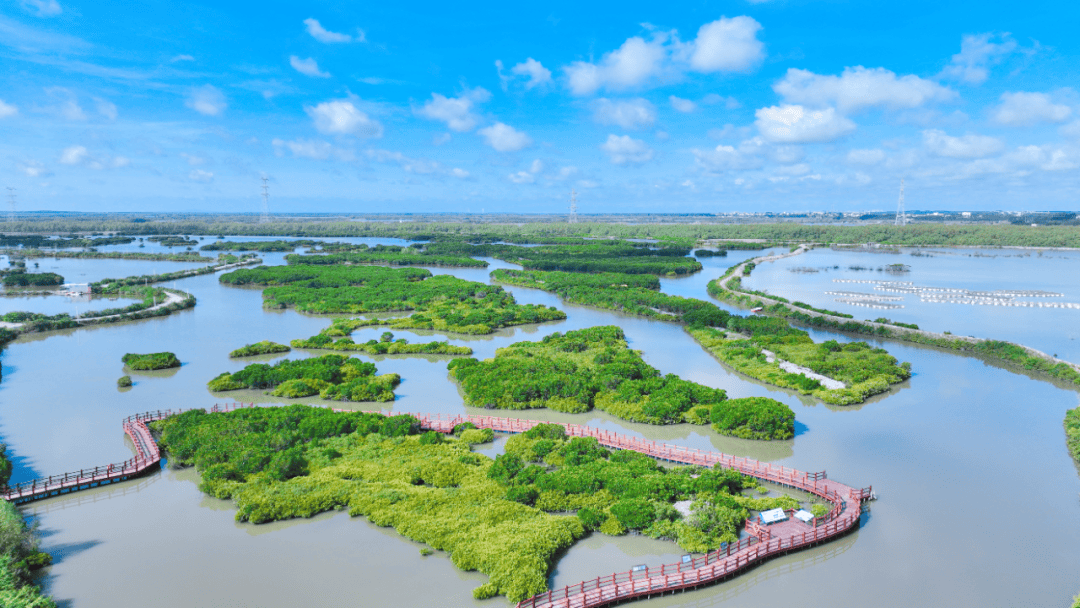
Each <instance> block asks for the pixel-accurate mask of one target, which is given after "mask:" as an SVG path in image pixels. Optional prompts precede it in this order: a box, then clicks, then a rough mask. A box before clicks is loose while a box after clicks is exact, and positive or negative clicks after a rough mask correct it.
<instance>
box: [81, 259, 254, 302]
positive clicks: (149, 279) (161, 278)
mask: <svg viewBox="0 0 1080 608" xmlns="http://www.w3.org/2000/svg"><path fill="white" fill-rule="evenodd" d="M203 259H210V258H203ZM217 262H218V265H217V266H207V267H205V268H190V269H188V270H177V271H174V272H164V273H161V274H142V275H138V276H130V277H124V278H122V279H101V280H100V281H95V282H93V283H90V291H91V292H93V293H99V294H111V293H117V292H118V291H119V290H120V289H121V288H123V287H136V286H140V285H149V284H151V283H165V282H168V281H178V280H180V279H186V278H188V277H195V276H200V275H204V274H212V273H215V272H217V271H218V270H220V269H221V267H222V266H228V265H231V264H240V263H243V264H260V263H262V260H261V259H259V258H258V257H256V256H254V255H245V256H242V257H237V256H234V255H222V256H219V257H218V259H217Z"/></svg>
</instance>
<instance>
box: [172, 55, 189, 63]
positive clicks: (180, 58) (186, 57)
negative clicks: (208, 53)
mask: <svg viewBox="0 0 1080 608" xmlns="http://www.w3.org/2000/svg"><path fill="white" fill-rule="evenodd" d="M169 61H170V62H172V63H176V62H177V61H195V58H194V57H192V56H191V55H177V56H176V57H173V58H172V59H170V60H169Z"/></svg>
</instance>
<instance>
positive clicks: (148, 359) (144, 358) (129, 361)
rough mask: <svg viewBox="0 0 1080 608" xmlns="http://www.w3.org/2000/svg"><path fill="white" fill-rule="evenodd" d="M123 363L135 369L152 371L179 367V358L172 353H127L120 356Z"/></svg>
mask: <svg viewBox="0 0 1080 608" xmlns="http://www.w3.org/2000/svg"><path fill="white" fill-rule="evenodd" d="M122 359H123V361H124V365H126V366H128V367H129V368H131V369H133V370H137V371H152V370H156V369H169V368H173V367H180V360H179V359H177V358H176V355H174V354H173V353H168V352H164V353H149V354H146V355H139V354H135V353H128V354H126V355H124V356H123V357H122Z"/></svg>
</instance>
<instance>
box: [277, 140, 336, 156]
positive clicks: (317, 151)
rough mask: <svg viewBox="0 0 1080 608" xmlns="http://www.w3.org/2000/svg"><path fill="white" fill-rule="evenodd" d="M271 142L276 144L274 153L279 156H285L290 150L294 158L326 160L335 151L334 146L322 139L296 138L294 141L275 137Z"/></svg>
mask: <svg viewBox="0 0 1080 608" xmlns="http://www.w3.org/2000/svg"><path fill="white" fill-rule="evenodd" d="M271 144H272V145H273V146H274V153H275V154H277V155H278V156H283V155H284V151H285V150H288V151H289V152H291V153H292V156H293V158H310V159H312V160H326V159H328V158H330V155H331V154H333V152H334V146H332V145H331V144H330V142H328V141H323V140H321V139H296V140H294V141H284V140H281V139H274V140H273V141H272V142H271Z"/></svg>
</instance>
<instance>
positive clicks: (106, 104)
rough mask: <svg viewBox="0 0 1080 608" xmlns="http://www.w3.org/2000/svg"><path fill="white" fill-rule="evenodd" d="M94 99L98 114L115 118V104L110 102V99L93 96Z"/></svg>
mask: <svg viewBox="0 0 1080 608" xmlns="http://www.w3.org/2000/svg"><path fill="white" fill-rule="evenodd" d="M94 101H95V102H96V103H97V111H98V114H101V115H102V116H104V117H105V118H108V119H109V120H116V117H117V115H118V114H119V113H118V112H117V110H116V104H114V103H112V102H111V101H108V100H105V99H101V98H100V97H95V98H94Z"/></svg>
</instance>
